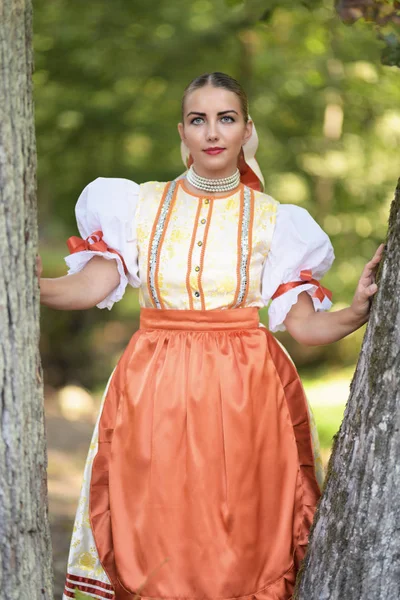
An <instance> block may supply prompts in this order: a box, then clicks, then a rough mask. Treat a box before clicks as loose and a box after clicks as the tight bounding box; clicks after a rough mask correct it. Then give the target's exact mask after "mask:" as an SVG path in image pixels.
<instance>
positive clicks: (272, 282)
mask: <svg viewBox="0 0 400 600" xmlns="http://www.w3.org/2000/svg"><path fill="white" fill-rule="evenodd" d="M75 212H76V220H77V225H78V230H79V233H80V235H81V237H82V238H84V239H87V238H89V237H90V235H91V234H93V233H94V232H95V231H98V230H101V231H102V232H103V241H104V242H105V243H106V245H107V246H108V247H109V248H110V249H113V250H116V251H117V252H118V253H120V255H121V256H122V257H123V259H124V262H125V265H126V268H127V273H126V274H125V270H124V265H123V263H122V260H121V259H120V257H119V256H118V254H116V253H114V252H110V251H102V252H100V251H96V250H91V249H90V246H89V249H87V250H82V251H79V252H74V253H73V254H70V255H69V256H67V257H66V258H65V261H66V263H67V265H68V267H69V271H68V274H72V273H76V272H78V271H80V270H81V269H83V267H84V266H85V265H86V263H87V262H88V261H89V260H90V259H91V258H92V257H93V256H95V255H101V256H104V258H106V259H107V260H115V261H116V262H117V266H118V271H119V274H120V282H119V285H118V286H117V287H116V288H115V290H113V291H112V292H111V293H110V294H109V295H108V296H107V297H106V298H104V300H102V301H101V302H100V303H99V304H98V305H97V306H98V307H99V308H108V309H111V307H112V305H113V304H114V302H118V301H119V300H120V299H121V298H122V296H123V295H124V291H125V288H126V286H127V284H128V283H129V284H130V285H131V286H133V287H135V288H139V289H140V304H141V306H154V307H158V308H178V309H185V308H191V309H216V308H233V307H236V306H238V307H240V306H258V307H262V306H264V305H266V304H268V303H269V302H270V300H271V297H272V296H273V295H274V293H275V291H276V290H277V289H278V287H279V286H280V285H281V284H284V283H288V282H294V281H301V278H300V272H301V271H303V270H311V272H312V277H313V279H316V280H318V281H319V280H320V279H321V278H322V277H323V275H324V274H325V273H326V272H327V271H328V269H329V268H330V266H331V265H332V263H333V260H334V252H333V248H332V244H331V242H330V240H329V237H328V236H327V235H326V233H324V231H323V230H322V229H321V228H320V227H319V225H318V224H317V223H316V222H315V221H314V219H313V218H312V217H311V216H310V214H309V213H308V212H307V211H306V210H305V209H303V208H300V207H298V206H295V205H290V204H283V205H282V204H279V203H278V202H277V201H276V200H274V199H273V198H272V197H271V196H268V195H267V194H261V193H260V192H253V191H250V190H249V188H245V187H244V186H241V189H240V191H239V192H236V193H234V194H231V195H229V194H227V195H226V196H225V197H222V198H221V197H219V198H213V197H212V196H208V197H207V196H204V195H198V196H196V195H194V194H193V193H191V192H189V190H187V189H186V188H185V185H184V181H183V180H180V181H178V182H173V185H169V187H168V186H167V184H165V183H159V182H147V183H145V184H142V185H138V184H137V183H134V182H133V181H129V180H128V179H114V178H103V177H99V178H98V179H96V180H95V181H93V182H91V183H89V185H87V186H86V188H85V189H84V190H83V191H82V193H81V195H80V197H79V199H78V202H77V204H76V209H75ZM238 227H239V229H238ZM89 242H90V240H89ZM316 289H317V286H316V285H315V284H312V283H304V284H302V285H299V286H297V287H295V288H293V289H290V290H288V291H286V292H284V293H283V294H282V295H280V296H278V297H277V298H275V299H274V300H272V301H271V304H270V307H269V310H268V314H269V329H270V330H271V331H273V332H275V331H283V330H285V326H284V324H283V322H284V320H285V318H286V315H287V313H288V312H289V310H290V308H291V306H292V305H293V304H295V303H296V302H297V298H298V295H299V294H300V293H301V292H303V291H307V292H308V293H309V294H310V296H311V297H312V300H313V304H314V308H315V310H328V309H329V308H330V307H331V305H332V303H331V301H330V300H329V299H328V298H327V297H326V296H325V297H324V298H323V300H322V302H321V300H319V299H318V298H317V297H315V296H313V294H314V293H315V291H316Z"/></svg>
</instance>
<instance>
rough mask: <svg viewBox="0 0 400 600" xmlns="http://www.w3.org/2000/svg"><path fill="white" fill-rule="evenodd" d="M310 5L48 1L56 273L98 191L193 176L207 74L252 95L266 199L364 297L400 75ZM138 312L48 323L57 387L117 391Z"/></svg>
mask: <svg viewBox="0 0 400 600" xmlns="http://www.w3.org/2000/svg"><path fill="white" fill-rule="evenodd" d="M307 6H308V7H311V8H313V10H312V12H310V10H309V8H307V7H306V6H305V5H304V3H300V2H299V3H293V2H291V0H284V1H282V2H275V0H271V2H269V1H268V2H266V1H264V2H261V1H260V0H254V2H236V3H235V5H234V6H230V7H228V6H227V4H226V0H176V1H174V2H171V1H170V0H168V1H167V0H154V1H153V2H151V3H146V2H139V0H133V1H132V2H124V1H123V0H115V1H114V2H113V3H112V4H111V3H107V2H103V1H100V0H93V1H91V2H88V3H82V2H78V0H53V1H52V2H39V1H38V0H34V13H35V19H34V28H35V32H34V33H35V35H34V46H35V64H36V71H35V74H34V91H35V105H36V125H37V147H38V201H39V223H40V239H41V251H42V253H43V255H44V258H46V256H48V257H49V258H48V259H45V261H44V265H45V272H44V274H45V276H57V275H62V274H65V273H66V268H65V265H64V263H63V261H62V256H63V255H65V254H66V253H67V248H66V245H65V240H66V239H67V238H68V237H69V236H70V235H74V234H76V225H75V219H74V205H75V202H76V200H77V197H78V195H79V193H80V192H81V190H82V189H83V188H84V186H85V185H87V183H88V182H89V181H91V180H93V179H94V178H96V177H98V176H103V177H126V178H128V179H132V180H134V181H137V182H143V181H148V180H159V181H166V180H168V179H171V178H174V177H176V176H177V175H179V174H180V173H181V172H182V171H183V170H184V166H183V164H182V162H181V158H180V149H179V139H178V134H177V130H176V124H177V122H178V121H179V119H180V110H181V97H182V93H183V90H184V88H185V86H186V85H187V84H188V83H189V81H190V80H191V79H192V78H193V77H195V76H197V75H199V74H200V73H203V72H206V71H214V70H221V71H226V72H228V73H230V74H231V75H233V76H234V77H236V78H237V79H239V81H241V83H242V84H243V86H244V88H245V89H246V90H247V92H248V95H249V100H250V114H251V116H252V118H253V119H254V121H255V123H256V126H257V132H258V136H259V139H260V146H259V151H258V154H257V158H258V161H259V164H260V167H261V169H262V171H263V173H264V177H265V181H266V191H267V192H268V193H269V194H271V195H272V196H274V197H275V198H276V199H277V200H279V201H281V202H288V203H294V204H298V205H300V206H303V207H304V208H306V209H307V210H309V211H310V212H311V214H312V215H313V216H314V217H315V218H316V219H317V221H318V222H319V224H320V225H321V227H323V228H324V229H325V230H326V232H327V233H328V234H329V235H330V237H331V240H332V242H333V245H334V248H335V253H336V257H337V258H336V262H335V265H334V267H333V268H332V270H331V271H330V273H329V274H328V275H327V276H326V277H325V279H324V284H325V285H326V286H327V287H328V288H331V289H332V290H333V292H334V301H335V302H336V303H340V302H344V303H348V302H349V301H351V298H352V294H353V291H354V288H355V285H356V281H357V278H358V276H359V274H360V272H361V270H362V267H363V264H364V263H365V261H366V260H368V259H369V258H370V256H372V254H373V252H374V251H375V248H376V247H377V246H378V244H379V243H380V242H381V241H382V240H383V239H384V237H385V231H386V222H387V216H388V209H389V203H390V200H391V199H392V196H393V190H394V188H395V184H396V180H397V177H398V175H399V173H398V163H397V161H395V160H393V156H394V155H396V153H397V151H398V147H399V143H400V109H399V106H400V86H399V72H398V70H397V69H395V68H388V67H383V66H382V65H380V64H379V55H380V51H381V41H379V40H377V39H374V37H373V36H371V31H370V26H369V25H368V24H366V23H365V22H364V21H362V20H359V21H358V22H357V23H355V24H354V26H353V27H345V26H344V25H343V23H342V22H341V21H340V19H339V18H338V17H337V15H336V14H335V12H334V9H333V5H332V1H331V0H318V1H317V0H312V2H311V4H310V3H308V2H307ZM266 11H269V12H268V14H266ZM263 18H264V20H260V19H263ZM390 60H392V61H393V60H394V59H393V57H392V58H391V59H390ZM391 64H392V63H391ZM55 257H59V258H58V261H55V260H54V258H55ZM133 297H134V298H135V299H133ZM50 313H51V315H50ZM136 314H137V296H136V295H135V293H132V295H130V296H129V297H127V298H126V299H124V300H123V301H122V302H121V303H118V304H117V305H115V306H114V307H113V310H112V311H111V313H110V312H109V311H98V310H97V309H94V310H93V311H88V312H85V313H80V314H79V315H77V314H71V313H67V314H62V313H57V312H56V311H44V312H43V319H42V338H41V344H42V355H43V358H44V362H45V364H46V366H47V367H48V371H47V372H48V382H49V383H57V384H58V383H65V381H63V380H62V379H63V378H64V377H67V378H68V380H69V381H71V379H74V378H76V379H77V380H78V381H81V377H82V376H84V373H86V374H87V377H88V379H86V380H85V382H84V383H85V385H88V386H91V385H93V383H96V384H97V383H98V382H99V380H101V381H103V374H104V373H105V372H108V371H109V370H110V369H111V367H112V365H113V361H114V359H115V357H116V356H117V355H118V352H119V351H120V350H121V348H122V347H123V345H124V344H125V343H126V341H127V337H129V335H131V334H132V333H133V331H134V329H135V327H136V322H133V321H134V320H135V315H136ZM58 319H59V320H58ZM99 320H100V325H99V324H98V321H99ZM105 321H107V329H106V330H104V331H107V332H109V333H107V336H108V337H107V339H106V334H105V333H104V332H103V334H101V333H100V332H101V331H102V328H103V329H104V323H105ZM121 321H122V322H123V323H125V325H123V327H122V329H123V332H122V333H121V332H120V330H119V329H118V322H121ZM96 323H97V325H96ZM118 332H119V333H118ZM102 335H103V337H102ZM74 336H78V337H79V348H80V350H81V349H82V355H81V356H80V357H78V358H79V360H78V358H77V352H76V347H77V343H76V339H77V338H74ZM74 339H75V341H74ZM50 340H51V343H50ZM357 350H358V345H357V344H355V343H354V338H352V339H350V341H348V340H345V341H344V342H343V343H340V344H335V345H333V346H331V347H330V348H329V350H326V349H324V348H320V349H317V350H313V351H312V352H311V351H308V350H307V351H306V350H304V349H302V351H301V353H299V357H298V358H299V360H298V361H297V364H299V366H301V362H304V363H307V364H313V365H314V364H316V363H318V361H320V360H321V359H322V358H327V359H328V360H330V361H341V360H345V361H346V362H348V361H351V360H352V359H354V355H355V353H356V352H357ZM70 361H71V362H70ZM78 363H79V364H78ZM68 364H72V365H74V368H73V369H72V368H71V370H70V371H68V368H69V367H68ZM74 374H75V377H74V376H73V375H74Z"/></svg>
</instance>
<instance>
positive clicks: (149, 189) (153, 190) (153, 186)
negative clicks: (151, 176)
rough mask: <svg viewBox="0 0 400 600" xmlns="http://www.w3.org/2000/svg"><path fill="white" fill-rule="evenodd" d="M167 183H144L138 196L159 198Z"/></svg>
mask: <svg viewBox="0 0 400 600" xmlns="http://www.w3.org/2000/svg"><path fill="white" fill-rule="evenodd" d="M168 183H170V182H169V181H146V182H145V183H142V184H141V185H140V196H141V197H149V196H159V195H161V194H162V193H163V192H164V189H165V186H166V185H167V184H168Z"/></svg>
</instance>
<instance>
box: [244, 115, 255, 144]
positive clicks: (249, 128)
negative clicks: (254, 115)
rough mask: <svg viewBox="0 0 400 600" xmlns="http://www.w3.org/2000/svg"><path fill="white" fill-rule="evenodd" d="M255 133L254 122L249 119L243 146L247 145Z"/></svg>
mask: <svg viewBox="0 0 400 600" xmlns="http://www.w3.org/2000/svg"><path fill="white" fill-rule="evenodd" d="M252 133H253V121H252V120H251V119H249V120H248V121H247V123H246V126H245V130H244V135H243V142H242V143H243V144H245V143H246V142H247V141H248V140H249V139H250V138H251V136H252Z"/></svg>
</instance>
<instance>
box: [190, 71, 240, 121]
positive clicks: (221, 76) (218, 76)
mask: <svg viewBox="0 0 400 600" xmlns="http://www.w3.org/2000/svg"><path fill="white" fill-rule="evenodd" d="M206 85H212V86H213V87H216V88H218V87H219V88H223V89H224V90H228V91H229V92H233V93H234V94H236V96H237V97H238V98H239V100H240V106H241V109H242V115H243V118H244V121H245V123H247V121H248V120H249V103H248V100H247V95H246V92H245V91H244V89H243V88H242V86H241V85H240V83H239V82H238V81H236V79H234V78H233V77H231V76H230V75H227V74H226V73H221V72H220V71H215V72H214V73H204V74H203V75H199V76H198V77H196V78H195V79H193V80H192V81H191V82H190V83H189V85H188V86H187V87H186V88H185V91H184V92H183V98H182V121H183V119H184V111H185V100H186V98H187V96H188V95H189V94H190V93H191V92H194V91H195V90H198V89H200V88H202V87H204V86H206Z"/></svg>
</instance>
